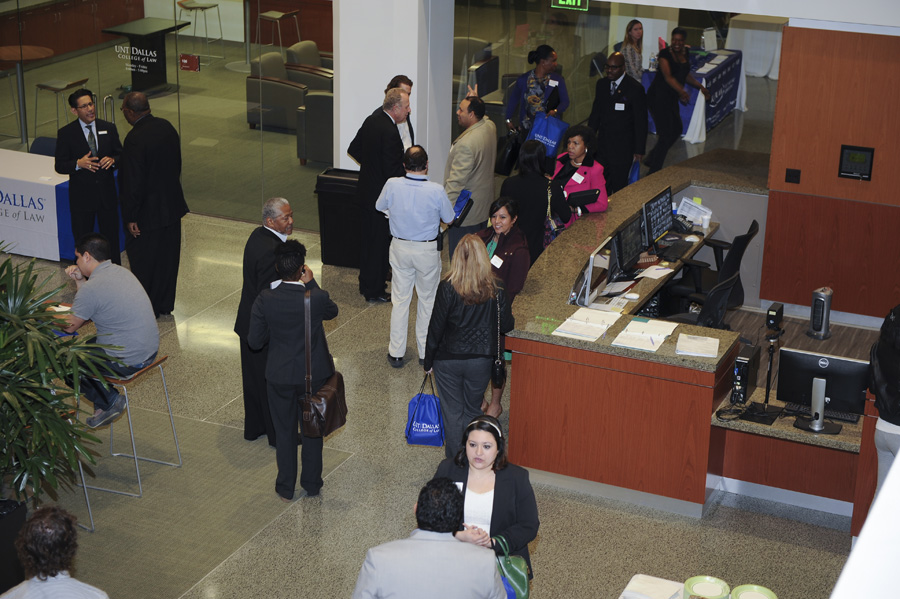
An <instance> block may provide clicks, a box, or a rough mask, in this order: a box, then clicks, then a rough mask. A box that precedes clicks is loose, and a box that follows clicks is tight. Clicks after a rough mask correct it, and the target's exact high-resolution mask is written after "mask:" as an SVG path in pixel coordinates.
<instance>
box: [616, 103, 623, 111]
mask: <svg viewBox="0 0 900 599" xmlns="http://www.w3.org/2000/svg"><path fill="white" fill-rule="evenodd" d="M616 110H625V104H623V103H622V102H616Z"/></svg>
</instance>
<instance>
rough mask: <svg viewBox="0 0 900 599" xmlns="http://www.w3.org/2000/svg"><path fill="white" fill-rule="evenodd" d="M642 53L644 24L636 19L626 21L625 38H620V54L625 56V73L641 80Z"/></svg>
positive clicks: (636, 79)
mask: <svg viewBox="0 0 900 599" xmlns="http://www.w3.org/2000/svg"><path fill="white" fill-rule="evenodd" d="M643 54H644V25H643V24H641V22H640V21H638V20H637V19H631V20H630V21H628V26H627V27H625V39H624V40H622V55H623V56H624V57H625V74H626V75H628V76H629V77H631V78H632V79H634V80H635V81H637V82H638V83H640V82H641V75H642V74H643V72H644V69H643V67H642V66H641V64H642V61H643Z"/></svg>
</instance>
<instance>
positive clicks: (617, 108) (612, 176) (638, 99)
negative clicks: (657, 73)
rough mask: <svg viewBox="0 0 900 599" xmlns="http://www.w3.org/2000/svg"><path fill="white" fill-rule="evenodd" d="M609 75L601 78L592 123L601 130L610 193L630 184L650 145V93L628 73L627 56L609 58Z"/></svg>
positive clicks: (600, 145) (602, 158)
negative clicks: (631, 174) (633, 166)
mask: <svg viewBox="0 0 900 599" xmlns="http://www.w3.org/2000/svg"><path fill="white" fill-rule="evenodd" d="M604 70H605V71H606V77H604V78H602V79H599V80H598V81H597V91H596V94H595V97H594V107H593V108H592V109H591V116H590V117H588V126H589V127H590V128H591V129H593V130H594V131H596V132H597V160H599V161H600V164H602V165H603V175H604V177H606V193H607V195H609V196H611V195H612V194H613V193H615V192H617V191H619V190H620V189H622V188H624V187H625V186H626V185H628V173H629V171H630V170H631V163H632V162H634V161H635V160H637V161H638V162H640V160H641V158H642V157H643V155H644V151H645V149H646V146H647V94H646V93H645V92H644V86H643V85H641V83H640V82H639V81H635V80H634V79H632V78H631V77H630V76H628V75H626V74H625V57H624V56H623V55H622V54H621V53H620V52H614V53H613V54H611V55H610V56H609V58H608V59H607V60H606V67H605V69H604Z"/></svg>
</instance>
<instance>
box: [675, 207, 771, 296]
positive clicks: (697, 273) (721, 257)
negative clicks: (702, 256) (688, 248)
mask: <svg viewBox="0 0 900 599" xmlns="http://www.w3.org/2000/svg"><path fill="white" fill-rule="evenodd" d="M757 233H759V223H758V222H756V221H755V220H754V221H753V222H752V223H750V228H749V229H748V230H747V232H746V233H744V234H743V235H738V236H737V237H735V238H734V240H733V241H732V242H731V243H728V242H727V241H720V240H718V239H706V240H705V241H704V244H705V245H708V246H709V247H711V248H712V249H713V254H714V256H715V261H716V270H712V269H711V268H710V266H709V264H707V263H706V262H700V261H698V260H691V259H686V260H684V261H683V262H684V270H683V273H684V274H683V275H682V276H681V278H679V279H676V280H674V281H672V282H671V283H669V284H667V285H666V286H665V287H664V288H663V293H664V295H665V298H664V303H665V305H666V306H675V308H674V309H672V308H669V310H668V311H669V313H672V312H685V311H687V306H688V305H689V304H690V302H691V301H696V300H695V299H691V298H692V297H695V296H697V295H701V296H702V295H706V294H707V293H709V291H710V290H711V289H712V288H713V287H714V286H715V285H717V284H718V283H719V282H720V281H724V280H726V279H728V278H730V277H731V275H733V274H735V273H737V274H738V279H737V283H736V284H735V286H734V288H733V289H732V291H731V295H730V296H729V297H728V304H727V307H728V309H729V310H733V309H734V308H739V307H741V306H742V305H743V304H744V286H743V285H742V284H741V277H740V273H741V261H742V260H743V259H744V252H745V251H746V250H747V247H748V246H749V245H750V241H751V240H752V239H753V238H754V237H756V234H757ZM726 250H727V251H728V253H727V254H726V253H725V251H726ZM698 303H699V302H698Z"/></svg>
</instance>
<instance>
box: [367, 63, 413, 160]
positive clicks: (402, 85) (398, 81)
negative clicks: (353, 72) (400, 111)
mask: <svg viewBox="0 0 900 599" xmlns="http://www.w3.org/2000/svg"><path fill="white" fill-rule="evenodd" d="M395 88H396V89H401V90H403V91H405V92H406V95H408V96H410V97H412V88H413V82H412V79H410V78H409V77H407V76H406V75H394V76H393V77H392V78H391V80H390V81H388V84H387V87H386V88H384V93H388V92H389V91H391V90H392V89H395ZM380 110H381V106H379V107H378V108H376V109H375V111H374V112H373V114H377V113H378V112H379V111H380ZM409 116H410V115H406V119H405V120H403V121H400V122H399V123H397V131H399V133H400V139H401V140H402V141H403V151H404V152H405V151H407V150H408V149H410V148H411V147H412V146H414V145H415V144H416V142H415V139H416V134H415V133H414V132H413V125H412V120H410V118H409Z"/></svg>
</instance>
